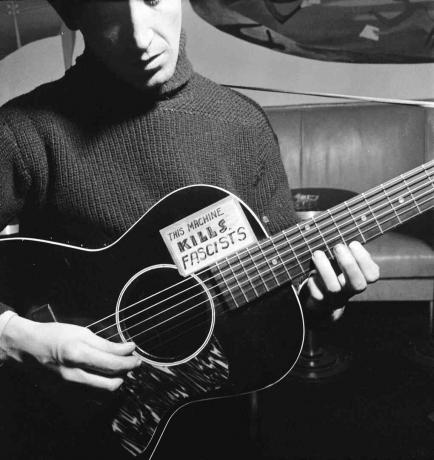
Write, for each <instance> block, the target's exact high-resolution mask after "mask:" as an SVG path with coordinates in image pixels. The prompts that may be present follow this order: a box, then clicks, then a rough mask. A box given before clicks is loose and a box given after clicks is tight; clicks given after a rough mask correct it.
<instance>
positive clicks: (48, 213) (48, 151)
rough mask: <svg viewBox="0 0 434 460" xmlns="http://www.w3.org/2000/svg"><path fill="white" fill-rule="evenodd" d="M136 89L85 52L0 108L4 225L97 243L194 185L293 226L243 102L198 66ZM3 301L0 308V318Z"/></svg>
mask: <svg viewBox="0 0 434 460" xmlns="http://www.w3.org/2000/svg"><path fill="white" fill-rule="evenodd" d="M184 48H185V47H184V43H182V46H181V51H180V56H179V59H178V63H177V67H176V71H175V74H174V76H173V77H172V78H171V79H170V80H169V82H168V83H166V84H165V85H164V86H163V87H162V88H160V90H159V91H154V92H149V91H148V92H146V91H144V92H139V91H137V90H135V89H133V88H131V87H130V86H127V85H126V84H125V83H123V82H122V81H120V80H119V79H117V77H116V76H114V75H112V74H110V72H109V71H108V70H107V69H106V68H104V66H103V65H102V64H101V63H99V62H97V59H96V58H94V57H93V56H91V55H89V54H86V53H85V55H84V56H83V57H81V58H80V59H79V60H78V62H77V64H76V65H75V66H74V67H73V68H72V69H70V70H69V71H68V72H67V73H66V75H65V76H64V77H63V78H61V79H60V80H58V81H56V82H52V83H49V84H46V85H43V86H41V87H39V88H37V89H36V90H34V91H32V92H31V93H29V94H27V95H25V96H21V97H19V98H17V99H15V100H13V101H11V102H9V103H8V104H6V105H5V106H4V107H2V108H1V109H0V228H2V227H4V226H5V225H7V224H8V222H10V220H11V219H12V218H14V217H18V218H19V220H20V230H21V233H22V235H23V236H29V237H38V238H42V239H48V238H52V239H54V240H56V241H62V242H69V243H71V244H76V245H84V246H87V247H101V246H102V245H104V244H107V243H109V242H111V241H113V240H114V239H116V238H118V237H119V236H120V235H122V234H123V233H124V232H125V231H126V230H127V229H128V228H129V227H130V226H131V225H132V224H134V223H135V222H136V221H137V220H138V219H139V218H140V217H141V216H142V215H143V214H144V213H145V212H146V210H147V209H149V207H150V206H151V205H153V204H154V203H155V202H156V201H157V200H159V199H161V198H162V197H164V196H165V195H166V194H168V193H169V192H171V191H173V190H175V189H177V188H180V187H184V186H187V185H191V184H195V183H202V184H211V185H217V186H219V187H223V188H225V189H227V190H228V191H230V192H232V193H234V194H236V195H237V196H238V197H240V198H241V199H242V200H244V201H245V202H246V203H247V204H248V205H249V206H250V207H251V208H252V209H253V210H254V211H255V212H256V213H257V215H258V216H259V217H260V218H262V220H263V222H264V223H265V226H266V227H267V230H268V231H269V232H270V233H274V232H276V231H278V230H280V229H282V228H286V227H288V226H290V225H291V224H293V223H294V222H295V216H294V212H293V208H292V204H291V196H290V190H289V187H288V183H287V178H286V175H285V172H284V169H283V165H282V162H281V159H280V154H279V148H278V144H277V142H276V137H275V135H274V133H273V131H272V129H271V127H270V125H269V122H268V120H267V118H266V116H265V115H264V113H263V111H262V110H261V109H260V108H259V107H258V106H257V105H256V104H255V103H254V102H252V101H251V100H249V99H247V98H246V97H244V96H241V95H240V94H238V93H235V92H233V91H231V90H228V89H226V88H223V87H221V86H219V85H217V84H215V83H213V82H211V81H209V80H208V79H206V78H204V77H202V76H200V75H198V74H197V73H195V72H194V71H193V69H192V67H191V65H190V63H189V61H188V59H187V57H186V55H185V49H184ZM6 308H8V307H6V306H0V313H1V312H2V311H3V310H4V309H6Z"/></svg>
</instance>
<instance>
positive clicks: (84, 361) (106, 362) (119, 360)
mask: <svg viewBox="0 0 434 460" xmlns="http://www.w3.org/2000/svg"><path fill="white" fill-rule="evenodd" d="M65 363H66V364H69V365H71V366H73V367H79V368H84V369H88V370H92V371H95V372H99V373H102V374H107V375H116V374H120V373H125V372H128V371H130V370H132V369H134V368H136V367H138V366H139V365H140V363H141V361H140V359H139V358H137V357H136V356H119V355H115V354H112V353H107V352H105V351H101V350H99V349H97V348H93V347H92V346H90V345H87V344H82V345H77V346H75V347H74V348H73V349H71V350H69V352H68V353H66V356H65Z"/></svg>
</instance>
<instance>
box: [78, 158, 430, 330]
mask: <svg viewBox="0 0 434 460" xmlns="http://www.w3.org/2000/svg"><path fill="white" fill-rule="evenodd" d="M432 166H434V160H432V161H429V162H428V163H425V164H424V165H422V166H420V167H418V168H415V169H413V170H411V171H408V172H407V173H405V174H402V175H401V177H396V178H395V179H392V180H390V181H388V182H386V183H385V184H382V185H383V186H384V185H387V187H388V188H392V187H393V186H395V185H396V184H398V183H401V184H402V179H407V178H410V177H416V176H417V175H419V174H422V175H423V180H426V178H425V176H424V174H426V175H427V176H428V180H429V181H431V175H432V176H434V171H433V172H432V173H428V172H427V171H426V170H427V169H429V168H431V167H432ZM422 169H424V170H425V171H423V170H422ZM428 174H429V175H428ZM415 182H417V181H415ZM415 182H413V183H415ZM413 183H410V184H408V183H407V184H404V185H403V186H400V187H399V188H398V189H397V190H395V191H394V193H396V192H397V191H401V190H405V189H406V188H409V185H412V184H413ZM428 185H429V182H428ZM381 187H382V186H381V185H379V186H377V187H374V188H373V189H371V190H369V191H368V192H366V193H365V196H367V194H370V195H371V197H373V196H375V195H376V194H377V193H378V192H384V190H383V189H382V188H381ZM410 193H411V192H410ZM380 200H381V198H380ZM357 201H359V202H361V203H363V205H362V208H367V207H368V206H367V205H366V203H364V199H363V197H361V196H360V195H358V196H356V197H354V198H352V199H350V200H348V201H345V202H343V203H340V204H339V205H337V206H335V207H333V208H332V209H331V210H330V211H332V210H333V211H334V212H335V213H337V212H338V211H340V210H342V209H343V210H344V211H346V207H345V206H346V205H354V204H355V203H356V202H357ZM377 201H378V200H377ZM375 202H376V201H373V202H371V204H373V203H375ZM385 204H386V205H387V203H385ZM358 210H360V208H354V209H353V212H354V211H358ZM348 214H349V215H351V212H349V213H348ZM325 215H326V212H324V213H322V214H321V215H319V216H317V218H316V219H320V218H322V217H323V216H325ZM344 217H346V216H344ZM313 220H314V219H311V220H309V221H306V222H304V225H306V224H309V223H311V222H313ZM296 227H298V225H294V226H293V227H292V228H289V229H287V230H284V231H282V232H279V233H278V234H276V235H274V236H273V237H271V238H269V239H266V240H264V241H263V242H260V243H259V244H258V248H260V247H261V246H262V247H263V246H265V245H266V244H269V242H272V243H273V240H274V241H276V240H277V239H278V238H279V237H281V236H284V237H287V235H289V234H290V233H294V232H295V237H296V238H295V239H297V238H300V237H299V232H298V231H297V228H296ZM308 233H309V232H306V234H308ZM293 241H295V240H294V239H292V240H287V243H289V244H290V243H291V242H293ZM282 245H283V246H286V243H285V242H284V243H283V244H282ZM282 245H280V246H282ZM303 245H304V244H303ZM280 246H276V248H279V247H280ZM299 247H300V246H299ZM246 254H248V251H247V250H242V251H240V252H239V253H237V254H233V255H231V256H229V257H226V258H225V259H223V260H221V261H219V262H218V263H216V264H215V265H214V266H215V267H216V268H218V266H219V265H223V264H228V263H229V261H230V260H231V259H232V260H234V259H236V258H237V255H238V256H239V255H244V256H245V255H246ZM208 269H209V267H206V268H205V269H204V270H202V271H199V272H198V273H197V275H198V276H200V275H202V274H204V273H206V272H207V271H208ZM228 270H229V269H228ZM210 279H212V278H210ZM186 281H188V279H186V280H182V281H179V282H178V283H176V284H174V285H171V286H168V287H167V288H165V289H163V290H161V291H159V292H156V293H154V294H152V295H151V296H149V297H146V298H145V299H142V300H140V301H137V302H135V303H133V304H132V305H129V306H127V307H124V310H126V309H128V308H130V307H134V306H136V305H137V304H139V303H141V302H142V301H146V300H149V299H150V298H152V297H154V296H156V295H159V294H161V293H163V292H165V291H167V290H169V289H172V288H174V287H176V286H178V285H180V284H183V283H185V282H186ZM206 281H208V280H205V282H206ZM114 315H115V313H112V314H110V315H108V316H106V317H104V318H101V319H99V320H97V321H95V322H94V323H91V324H89V325H87V326H86V327H93V326H95V325H96V324H98V323H100V322H102V321H105V320H106V319H108V318H110V317H111V316H114Z"/></svg>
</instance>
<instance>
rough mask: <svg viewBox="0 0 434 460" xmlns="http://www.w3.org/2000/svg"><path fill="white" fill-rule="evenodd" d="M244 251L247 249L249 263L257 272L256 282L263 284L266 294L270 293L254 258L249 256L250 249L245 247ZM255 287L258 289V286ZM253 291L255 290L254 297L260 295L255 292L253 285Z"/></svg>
mask: <svg viewBox="0 0 434 460" xmlns="http://www.w3.org/2000/svg"><path fill="white" fill-rule="evenodd" d="M246 249H247V252H248V254H249V256H250V259H251V261H252V262H253V265H254V267H255V269H256V271H257V272H258V275H259V278H258V281H261V282H262V284H263V285H264V287H265V290H266V291H267V292H270V290H269V289H268V286H267V283H266V282H265V280H264V278H263V277H262V274H261V272H260V270H259V268H258V266H257V265H256V260H255V258H254V257H253V256H252V255H251V253H250V248H248V247H247V248H246ZM257 287H259V285H257ZM253 289H254V290H255V293H256V297H259V296H260V294H259V293H258V292H257V291H256V288H255V286H254V285H253Z"/></svg>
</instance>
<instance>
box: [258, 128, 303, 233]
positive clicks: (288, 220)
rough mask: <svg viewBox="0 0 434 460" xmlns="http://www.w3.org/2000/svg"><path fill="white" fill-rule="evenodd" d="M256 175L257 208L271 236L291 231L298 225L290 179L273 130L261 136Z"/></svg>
mask: <svg viewBox="0 0 434 460" xmlns="http://www.w3.org/2000/svg"><path fill="white" fill-rule="evenodd" d="M257 147H258V150H257V160H258V161H257V171H256V175H255V178H254V180H255V184H254V189H255V208H256V210H257V212H258V216H259V218H260V219H261V220H262V222H263V223H264V224H265V227H266V228H267V230H268V232H269V233H270V234H273V233H277V232H279V231H281V230H284V229H286V228H289V227H291V226H292V225H294V224H295V223H296V222H297V215H296V213H295V211H294V204H293V199H292V194H291V189H290V186H289V183H288V178H287V176H286V173H285V169H284V167H283V163H282V159H281V156H280V148H279V144H278V142H277V138H276V135H275V134H274V132H273V130H272V128H271V126H269V125H267V126H266V127H264V128H263V129H262V131H261V132H260V133H259V137H258V141H257Z"/></svg>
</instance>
